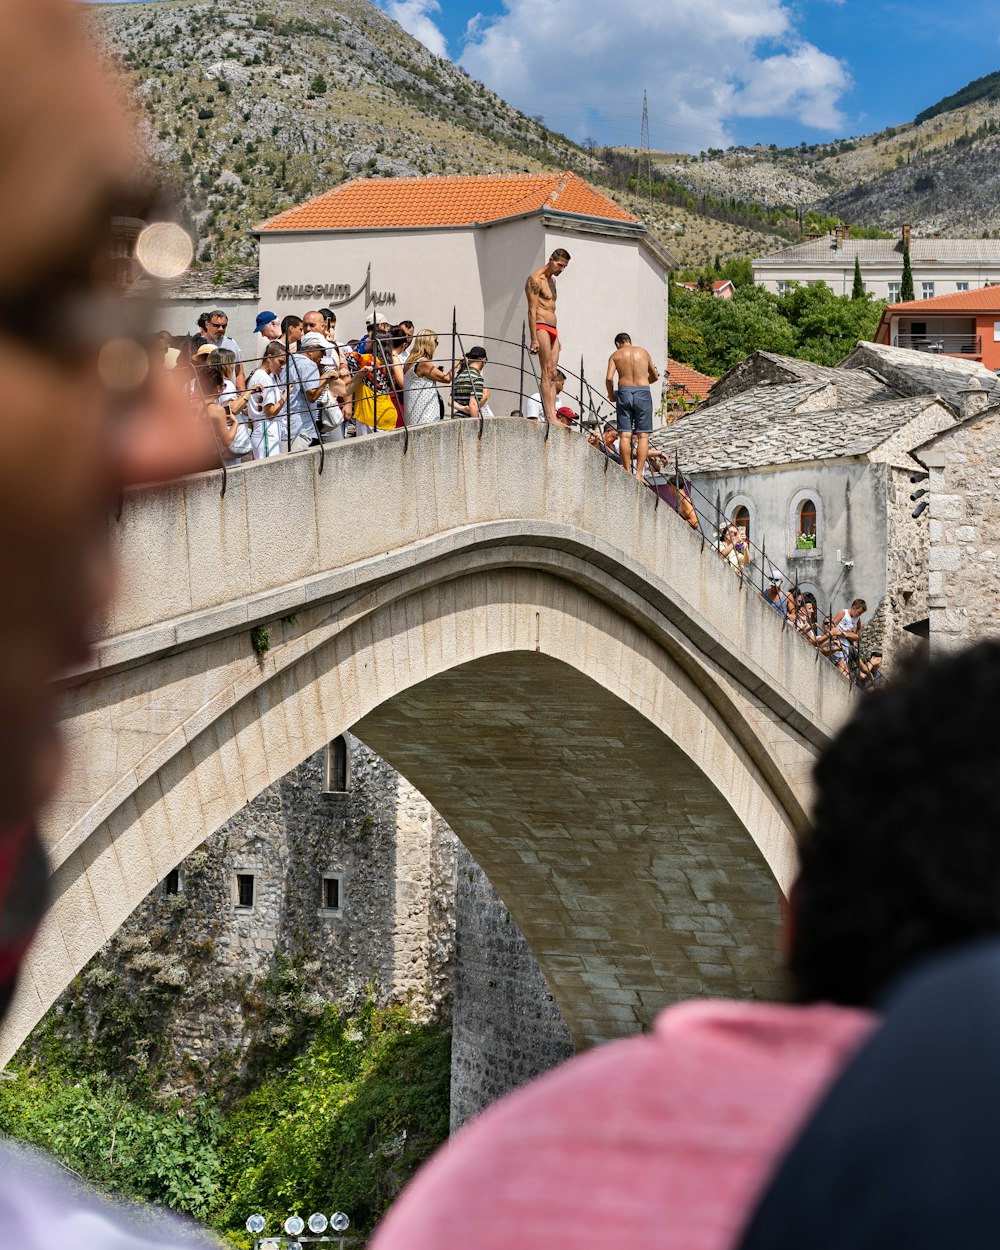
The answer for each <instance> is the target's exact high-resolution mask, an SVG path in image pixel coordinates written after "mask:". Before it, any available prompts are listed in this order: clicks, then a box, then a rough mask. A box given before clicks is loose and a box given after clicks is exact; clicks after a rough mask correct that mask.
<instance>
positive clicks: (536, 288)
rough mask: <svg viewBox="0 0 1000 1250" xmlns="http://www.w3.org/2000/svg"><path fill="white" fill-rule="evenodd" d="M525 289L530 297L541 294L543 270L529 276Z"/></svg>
mask: <svg viewBox="0 0 1000 1250" xmlns="http://www.w3.org/2000/svg"><path fill="white" fill-rule="evenodd" d="M524 289H525V290H526V291H527V292H528V294H529V295H538V294H540V292H541V290H542V278H541V270H536V271H533V272H532V273H529V274H528V280H527V282H525V284H524Z"/></svg>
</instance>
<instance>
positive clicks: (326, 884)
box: [323, 877, 340, 911]
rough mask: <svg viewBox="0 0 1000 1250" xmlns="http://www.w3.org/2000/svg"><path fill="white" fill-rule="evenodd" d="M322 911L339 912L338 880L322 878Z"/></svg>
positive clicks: (336, 878)
mask: <svg viewBox="0 0 1000 1250" xmlns="http://www.w3.org/2000/svg"><path fill="white" fill-rule="evenodd" d="M323 910H324V911H339V910H340V878H339V877H324V878H323Z"/></svg>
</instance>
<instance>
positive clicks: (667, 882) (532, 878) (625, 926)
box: [354, 652, 782, 1047]
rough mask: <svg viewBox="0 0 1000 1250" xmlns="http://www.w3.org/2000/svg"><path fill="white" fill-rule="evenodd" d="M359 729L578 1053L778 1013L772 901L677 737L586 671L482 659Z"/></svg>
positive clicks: (725, 812) (746, 845)
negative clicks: (724, 1001) (547, 998)
mask: <svg viewBox="0 0 1000 1250" xmlns="http://www.w3.org/2000/svg"><path fill="white" fill-rule="evenodd" d="M354 730H355V732H356V733H358V734H359V735H360V736H361V737H362V738H363V739H364V740H365V741H366V742H367V743H369V744H370V745H371V746H372V747H373V748H374V749H375V750H377V751H378V752H379V753H380V754H381V755H383V756H384V757H385V758H386V759H387V760H388V761H389V762H390V763H391V764H392V765H393V766H394V767H395V768H397V769H398V770H399V771H400V772H402V773H403V774H404V775H405V776H406V777H408V778H409V780H410V781H412V782H413V784H414V785H417V786H418V787H419V788H420V789H421V790H422V791H423V793H424V794H425V795H426V796H427V798H428V799H429V800H430V801H431V803H433V804H434V806H435V807H436V808H437V809H438V810H439V811H440V812H441V813H442V815H443V816H444V817H445V818H446V819H447V820H448V822H449V824H450V825H451V827H452V828H453V829H454V830H455V832H456V833H457V834H458V835H459V836H460V837H461V838H462V840H463V841H464V842H465V843H466V845H467V846H468V847H469V849H470V850H471V852H472V853H473V855H474V856H475V857H476V859H477V860H478V861H479V863H480V864H481V865H482V867H483V869H484V870H485V871H486V873H487V874H488V875H489V877H490V879H491V880H492V882H493V885H494V886H495V888H496V889H497V890H498V892H499V893H500V895H501V897H502V898H503V899H504V901H505V903H506V904H507V906H508V908H509V909H510V912H511V915H512V916H513V918H514V920H515V921H516V922H517V924H518V925H519V926H520V928H521V930H522V932H523V933H524V935H525V937H526V939H527V940H528V942H529V944H530V946H531V948H532V950H533V952H534V954H535V956H536V958H537V959H538V961H539V963H540V965H541V966H542V968H543V970H544V972H545V974H546V976H547V978H548V980H549V982H550V985H551V987H552V990H553V993H554V995H555V997H556V1000H557V1002H558V1003H559V1006H560V1009H561V1011H562V1013H563V1018H564V1019H565V1021H566V1023H567V1025H568V1026H569V1028H570V1031H571V1033H572V1034H573V1040H574V1042H575V1044H576V1045H577V1046H578V1047H580V1046H584V1045H587V1044H591V1043H594V1042H597V1041H603V1040H606V1039H607V1038H610V1037H614V1036H617V1035H620V1034H625V1033H632V1032H635V1031H636V1029H637V1028H640V1027H645V1026H647V1025H648V1024H649V1023H650V1021H651V1020H652V1018H653V1016H654V1015H655V1013H656V1011H657V1010H658V1009H659V1008H661V1007H662V1006H663V1005H664V1004H665V1003H668V1002H671V1001H673V1000H675V999H677V998H685V997H691V996H692V995H729V996H737V997H749V996H757V997H765V998H772V997H780V996H781V992H782V983H781V979H780V972H779V971H778V961H777V958H776V941H775V939H776V921H777V914H778V901H777V900H778V891H777V887H776V885H775V882H774V878H773V876H772V875H771V873H770V871H769V870H768V868H767V866H766V865H765V863H764V861H763V858H762V856H761V854H760V851H759V850H758V849H757V847H756V846H755V844H754V843H753V841H752V839H751V838H750V837H749V835H748V833H747V831H746V829H745V828H744V827H743V825H742V824H741V822H740V821H739V820H738V819H737V817H736V816H735V814H734V813H733V811H732V809H731V808H730V807H729V805H728V804H727V803H726V802H725V800H724V799H723V798H722V796H721V794H720V793H719V791H718V790H717V789H715V787H714V786H712V785H711V784H710V783H709V781H708V779H707V778H706V777H705V775H704V774H703V773H702V772H701V771H700V770H699V769H698V768H697V767H696V766H695V765H694V764H692V763H691V761H690V760H689V758H688V757H687V756H686V755H685V754H684V753H683V752H682V751H681V750H680V749H679V748H677V747H676V746H675V745H674V744H673V743H672V742H671V741H670V739H669V738H668V737H666V736H665V735H664V734H663V733H662V732H660V731H659V730H658V729H657V728H656V726H655V725H653V724H652V723H651V722H650V721H649V720H647V719H646V718H645V717H643V716H642V715H640V714H639V713H638V712H637V711H635V710H634V709H633V708H632V707H630V706H629V705H628V704H626V703H624V702H623V701H622V700H620V699H618V698H616V697H615V696H613V695H612V694H610V693H609V692H608V691H607V690H605V689H603V688H602V687H600V686H599V685H597V683H596V682H594V681H592V680H591V679H589V678H588V677H586V676H584V675H583V674H581V673H580V672H579V671H577V670H575V669H573V668H571V667H570V666H569V665H567V664H564V663H561V662H560V661H558V660H555V659H552V658H551V657H549V656H546V655H544V654H541V653H534V652H519V653H516V654H500V655H494V656H490V657H487V658H484V659H481V660H475V661H473V662H471V663H468V664H464V665H462V666H460V667H458V668H455V669H451V670H449V671H447V672H445V673H442V674H440V675H438V676H436V677H433V678H430V679H429V680H427V681H424V682H422V683H421V684H420V685H418V686H416V687H413V688H411V689H409V690H407V691H406V692H404V693H402V694H400V695H398V696H396V697H395V698H393V699H390V700H389V701H388V702H386V703H384V704H383V705H382V706H380V707H379V708H378V709H376V710H375V711H374V712H372V713H371V714H369V715H368V716H366V717H365V718H364V719H363V720H361V721H360V722H359V723H358V724H357V725H356V726H354Z"/></svg>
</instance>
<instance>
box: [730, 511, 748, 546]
mask: <svg viewBox="0 0 1000 1250" xmlns="http://www.w3.org/2000/svg"><path fill="white" fill-rule="evenodd" d="M730 519H731V520H732V523H733V524H734V525H737V526H742V527H743V528H744V529H745V530H746V535H747V542H752V541H753V535H752V534H751V533H750V509H749V508H748V507H747V506H746V504H742V503H741V504H739V505H738V506H737V507H735V508H734V509H733V515H732V517H731V518H730Z"/></svg>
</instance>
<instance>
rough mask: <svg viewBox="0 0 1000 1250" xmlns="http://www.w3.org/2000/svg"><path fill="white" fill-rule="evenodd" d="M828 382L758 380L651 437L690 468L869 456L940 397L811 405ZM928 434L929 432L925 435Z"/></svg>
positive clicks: (704, 469) (723, 469) (718, 469)
mask: <svg viewBox="0 0 1000 1250" xmlns="http://www.w3.org/2000/svg"><path fill="white" fill-rule="evenodd" d="M826 386H827V384H825V383H816V382H792V383H789V384H787V385H783V386H762V387H755V388H753V389H752V390H748V391H743V392H742V393H740V394H738V395H733V396H731V397H729V398H728V399H726V400H724V401H722V402H720V403H718V404H714V405H712V406H711V407H702V408H699V409H698V410H697V411H696V412H693V413H692V414H691V415H690V416H688V417H685V418H684V420H683V421H678V422H675V423H674V424H673V425H669V426H665V427H664V428H662V429H660V430H656V431H654V433H653V434H652V436H651V442H652V443H653V445H654V446H655V447H657V448H658V449H659V450H661V451H665V452H668V453H669V454H670V455H671V456H673V454H674V452H675V451H676V452H677V453H678V455H679V457H680V465H681V471H682V472H684V473H713V472H715V473H717V472H726V471H729V470H732V469H737V468H747V469H752V468H763V467H766V466H768V465H780V464H794V463H796V462H798V461H807V460H828V459H836V458H839V457H842V456H863V455H865V454H866V453H867V452H870V451H872V450H873V449H874V448H876V447H878V446H879V444H880V443H883V442H885V441H886V440H887V439H888V438H890V437H891V436H892V435H894V434H896V433H897V432H898V431H899V430H901V429H902V428H903V427H904V426H905V425H906V424H907V423H908V422H909V421H912V420H914V419H915V418H916V417H918V416H919V415H920V414H921V413H923V412H924V411H926V409H927V408H928V407H929V406H930V405H931V404H932V403H933V402H934V400H933V397H932V396H928V395H921V396H915V397H911V398H907V399H890V400H884V401H883V402H881V403H865V404H862V405H860V406H858V407H851V408H844V407H835V408H813V407H811V404H810V401H811V400H813V399H814V398H822V391H823V390H824V389H825V388H826ZM925 437H926V434H921V440H922V439H923V438H925Z"/></svg>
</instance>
